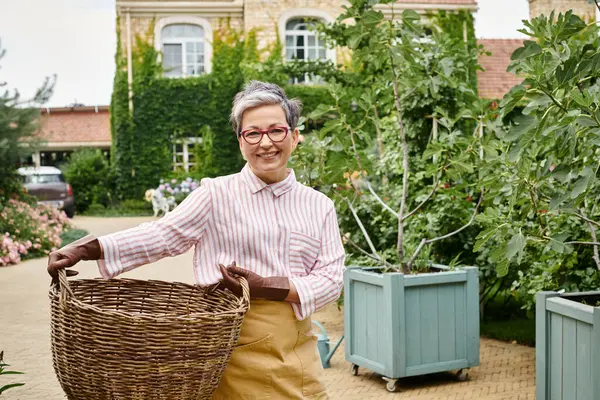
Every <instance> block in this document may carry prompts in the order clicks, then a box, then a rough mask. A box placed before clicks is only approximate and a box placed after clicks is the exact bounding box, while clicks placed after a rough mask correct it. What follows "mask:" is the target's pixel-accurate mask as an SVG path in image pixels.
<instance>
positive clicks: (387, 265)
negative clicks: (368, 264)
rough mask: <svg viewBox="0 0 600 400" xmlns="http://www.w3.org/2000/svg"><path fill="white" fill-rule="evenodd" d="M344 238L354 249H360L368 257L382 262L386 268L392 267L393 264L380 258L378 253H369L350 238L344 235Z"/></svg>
mask: <svg viewBox="0 0 600 400" xmlns="http://www.w3.org/2000/svg"><path fill="white" fill-rule="evenodd" d="M344 240H345V241H347V242H348V243H349V244H350V245H351V246H352V247H354V248H355V249H356V250H358V251H360V252H361V253H362V254H364V255H365V256H367V257H369V258H370V259H372V260H375V261H377V262H380V263H383V264H384V265H385V266H386V267H388V268H394V266H393V265H392V264H390V263H389V262H387V261H385V260H384V259H382V258H381V257H379V255H373V254H370V253H369V252H368V251H366V250H365V249H363V248H362V247H360V246H359V245H358V244H356V243H354V241H352V239H350V238H347V237H345V238H344Z"/></svg>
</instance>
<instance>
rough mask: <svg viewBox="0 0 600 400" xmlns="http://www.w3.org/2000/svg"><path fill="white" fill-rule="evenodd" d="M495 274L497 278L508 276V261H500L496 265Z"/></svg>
mask: <svg viewBox="0 0 600 400" xmlns="http://www.w3.org/2000/svg"><path fill="white" fill-rule="evenodd" d="M496 274H497V275H498V277H499V278H502V277H503V276H506V275H507V274H508V260H502V261H500V262H498V263H497V264H496Z"/></svg>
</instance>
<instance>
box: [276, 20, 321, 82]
mask: <svg viewBox="0 0 600 400" xmlns="http://www.w3.org/2000/svg"><path fill="white" fill-rule="evenodd" d="M315 22H316V20H315V19H306V18H293V19H290V20H289V21H288V22H287V23H286V25H285V58H286V60H327V48H326V46H325V40H324V39H323V38H319V36H318V34H317V32H315V31H314V30H313V29H312V28H313V27H314V25H315ZM317 81H319V78H318V77H315V76H309V74H308V73H307V74H304V76H300V77H296V78H294V80H293V82H292V83H311V82H317Z"/></svg>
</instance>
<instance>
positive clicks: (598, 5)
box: [594, 0, 600, 11]
mask: <svg viewBox="0 0 600 400" xmlns="http://www.w3.org/2000/svg"><path fill="white" fill-rule="evenodd" d="M594 4H595V5H596V8H597V9H598V11H600V4H598V0H594Z"/></svg>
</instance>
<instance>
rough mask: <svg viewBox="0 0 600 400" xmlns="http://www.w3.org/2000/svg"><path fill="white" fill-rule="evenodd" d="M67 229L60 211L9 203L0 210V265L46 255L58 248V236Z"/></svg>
mask: <svg viewBox="0 0 600 400" xmlns="http://www.w3.org/2000/svg"><path fill="white" fill-rule="evenodd" d="M70 228H71V222H70V221H69V218H68V217H67V215H66V214H65V213H64V211H59V210H57V209H54V208H51V207H49V206H46V205H42V204H40V205H36V206H32V205H30V204H27V203H25V202H22V201H18V200H9V201H8V202H7V204H6V205H5V207H4V208H3V209H2V211H0V232H2V233H3V235H2V237H1V238H0V266H4V265H8V264H18V263H19V262H20V261H22V260H24V259H29V258H35V257H45V256H47V255H48V254H49V253H50V252H51V251H54V250H56V249H58V248H59V247H61V244H62V240H61V238H60V235H61V234H62V233H63V232H64V231H66V230H68V229H70Z"/></svg>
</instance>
